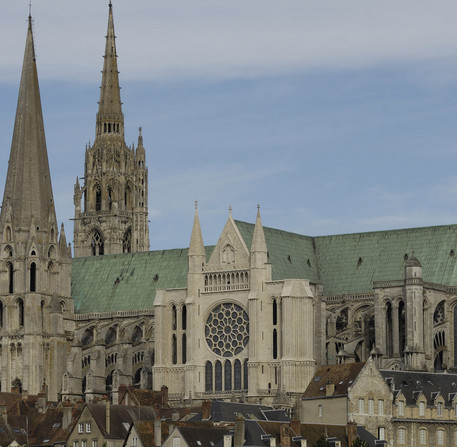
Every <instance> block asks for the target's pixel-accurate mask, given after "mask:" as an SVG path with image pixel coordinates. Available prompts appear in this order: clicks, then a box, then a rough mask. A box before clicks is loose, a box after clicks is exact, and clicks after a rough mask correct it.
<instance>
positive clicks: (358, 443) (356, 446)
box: [351, 436, 369, 447]
mask: <svg viewBox="0 0 457 447" xmlns="http://www.w3.org/2000/svg"><path fill="white" fill-rule="evenodd" d="M351 447H369V445H368V443H367V442H365V441H362V440H361V439H360V438H359V437H358V436H357V438H355V441H354V442H353V443H352V445H351Z"/></svg>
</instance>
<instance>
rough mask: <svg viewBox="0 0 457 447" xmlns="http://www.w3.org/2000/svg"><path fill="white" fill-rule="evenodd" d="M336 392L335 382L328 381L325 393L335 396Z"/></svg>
mask: <svg viewBox="0 0 457 447" xmlns="http://www.w3.org/2000/svg"><path fill="white" fill-rule="evenodd" d="M334 392H335V384H334V383H327V385H325V395H326V396H333V393H334Z"/></svg>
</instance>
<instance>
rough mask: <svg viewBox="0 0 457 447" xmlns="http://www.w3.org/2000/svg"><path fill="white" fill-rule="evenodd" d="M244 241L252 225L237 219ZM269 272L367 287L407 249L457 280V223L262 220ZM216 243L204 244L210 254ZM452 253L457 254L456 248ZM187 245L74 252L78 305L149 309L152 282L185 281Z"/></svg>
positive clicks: (337, 287) (334, 286) (395, 268)
mask: <svg viewBox="0 0 457 447" xmlns="http://www.w3.org/2000/svg"><path fill="white" fill-rule="evenodd" d="M236 225H237V226H238V229H239V231H240V234H241V236H242V237H243V239H244V241H245V242H246V245H247V247H248V248H249V247H250V246H251V241H252V234H253V231H254V225H253V224H250V223H246V222H240V221H236ZM264 232H265V241H266V244H267V247H268V255H269V262H270V263H271V266H272V276H273V280H280V279H286V278H303V279H309V280H310V281H311V282H313V283H317V284H322V285H323V286H324V293H325V294H326V295H342V294H352V293H366V292H371V291H372V290H373V281H383V280H395V279H403V277H404V267H405V263H406V260H405V254H406V255H408V256H410V255H411V253H412V252H413V251H414V253H415V256H416V257H417V259H418V260H419V262H420V263H421V264H422V267H423V278H424V280H425V281H427V282H433V283H437V284H443V285H449V286H457V266H456V264H457V225H449V226H437V227H425V228H412V229H405V230H391V231H378V232H372V233H356V234H341V235H335V236H319V237H309V236H302V235H299V234H294V233H288V232H286V231H281V230H275V229H273V228H268V227H264ZM213 249H214V247H212V246H211V247H206V252H207V259H209V256H210V255H211V252H212V251H213ZM454 253H455V255H454ZM186 275H187V249H181V250H163V251H152V252H145V253H134V254H122V255H112V256H97V257H91V258H76V259H74V260H73V276H72V295H73V297H74V299H75V312H77V313H90V312H111V311H123V310H140V309H151V308H152V305H153V302H154V297H155V293H156V290H158V289H170V288H180V287H185V286H186Z"/></svg>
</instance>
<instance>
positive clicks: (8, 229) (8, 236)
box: [6, 226, 13, 242]
mask: <svg viewBox="0 0 457 447" xmlns="http://www.w3.org/2000/svg"><path fill="white" fill-rule="evenodd" d="M12 239H13V238H12V236H11V228H10V227H9V226H7V227H6V241H7V242H11V241H12Z"/></svg>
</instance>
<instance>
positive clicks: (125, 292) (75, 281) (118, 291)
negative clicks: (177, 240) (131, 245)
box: [71, 247, 214, 313]
mask: <svg viewBox="0 0 457 447" xmlns="http://www.w3.org/2000/svg"><path fill="white" fill-rule="evenodd" d="M213 249H214V247H207V253H208V254H209V253H210V252H211V251H212V250H213ZM186 280H187V249H178V250H161V251H150V252H144V253H131V254H119V255H110V256H92V257H90V258H75V259H73V262H72V280H71V289H72V296H73V298H74V302H75V312H76V313H91V312H113V311H123V310H141V309H152V305H153V303H154V298H155V294H156V290H158V289H169V288H179V287H185V286H186Z"/></svg>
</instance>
